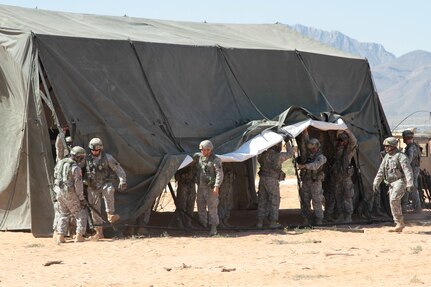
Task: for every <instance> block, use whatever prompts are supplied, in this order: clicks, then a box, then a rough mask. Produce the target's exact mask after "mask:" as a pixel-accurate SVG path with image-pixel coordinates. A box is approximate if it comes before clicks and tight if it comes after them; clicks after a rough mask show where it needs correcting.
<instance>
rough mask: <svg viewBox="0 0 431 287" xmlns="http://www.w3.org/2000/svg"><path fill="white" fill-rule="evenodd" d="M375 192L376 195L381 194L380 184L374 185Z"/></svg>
mask: <svg viewBox="0 0 431 287" xmlns="http://www.w3.org/2000/svg"><path fill="white" fill-rule="evenodd" d="M373 191H374V192H375V193H379V192H380V184H373Z"/></svg>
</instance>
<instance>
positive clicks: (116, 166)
mask: <svg viewBox="0 0 431 287" xmlns="http://www.w3.org/2000/svg"><path fill="white" fill-rule="evenodd" d="M106 159H107V160H108V165H109V167H110V168H111V169H112V171H114V172H115V174H116V175H117V176H118V178H119V179H120V182H126V172H125V171H124V169H123V168H122V167H121V165H120V163H119V162H118V161H117V160H116V159H115V158H114V157H113V156H112V155H110V154H108V153H107V154H106Z"/></svg>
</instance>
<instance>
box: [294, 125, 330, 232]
mask: <svg viewBox="0 0 431 287" xmlns="http://www.w3.org/2000/svg"><path fill="white" fill-rule="evenodd" d="M302 142H303V143H305V144H306V154H304V155H301V157H304V158H305V161H303V163H299V164H298V168H299V169H300V178H301V187H300V189H299V196H300V197H301V209H303V211H302V214H303V216H308V215H311V214H312V212H311V203H312V204H313V211H314V217H315V224H317V225H319V224H322V220H323V208H322V202H323V189H322V182H323V180H324V179H325V174H324V173H323V165H324V164H325V163H326V157H325V156H324V155H323V154H322V153H321V152H320V142H319V140H318V139H316V138H312V139H310V138H309V137H308V131H307V130H305V131H304V132H303V139H302ZM308 220H309V218H307V217H305V218H304V224H305V225H308V224H310V222H308Z"/></svg>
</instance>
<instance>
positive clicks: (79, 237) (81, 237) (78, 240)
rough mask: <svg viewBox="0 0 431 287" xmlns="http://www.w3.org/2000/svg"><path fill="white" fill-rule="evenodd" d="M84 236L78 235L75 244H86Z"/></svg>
mask: <svg viewBox="0 0 431 287" xmlns="http://www.w3.org/2000/svg"><path fill="white" fill-rule="evenodd" d="M84 241H85V240H84V236H83V235H82V234H81V233H77V234H76V237H75V243H76V242H84Z"/></svg>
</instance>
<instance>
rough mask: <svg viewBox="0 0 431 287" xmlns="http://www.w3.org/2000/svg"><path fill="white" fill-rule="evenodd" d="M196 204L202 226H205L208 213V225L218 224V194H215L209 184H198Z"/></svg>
mask: <svg viewBox="0 0 431 287" xmlns="http://www.w3.org/2000/svg"><path fill="white" fill-rule="evenodd" d="M196 204H197V207H198V214H199V221H200V223H202V224H203V225H204V226H207V222H208V215H209V224H210V225H218V224H219V218H218V213H217V206H218V194H215V193H214V192H213V189H212V188H211V187H210V186H208V185H206V184H199V186H198V192H197V198H196ZM207 207H208V210H207Z"/></svg>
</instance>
